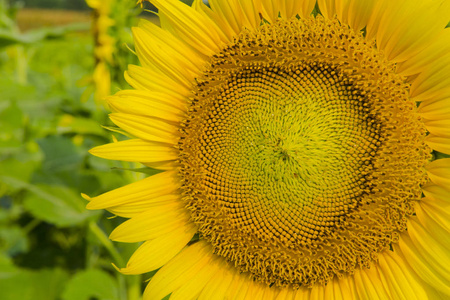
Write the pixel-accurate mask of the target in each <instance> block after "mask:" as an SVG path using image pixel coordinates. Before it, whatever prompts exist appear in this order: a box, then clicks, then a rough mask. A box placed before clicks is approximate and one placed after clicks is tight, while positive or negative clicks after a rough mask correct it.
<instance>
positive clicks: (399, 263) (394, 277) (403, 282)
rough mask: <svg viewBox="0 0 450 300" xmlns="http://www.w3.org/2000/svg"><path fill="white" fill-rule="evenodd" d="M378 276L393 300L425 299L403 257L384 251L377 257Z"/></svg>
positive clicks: (418, 282) (418, 283)
mask: <svg viewBox="0 0 450 300" xmlns="http://www.w3.org/2000/svg"><path fill="white" fill-rule="evenodd" d="M378 264H379V268H378V271H379V274H380V277H382V278H384V280H383V283H384V284H385V285H387V289H388V290H389V292H390V294H391V295H392V298H394V299H411V300H414V299H416V300H421V299H426V292H425V290H424V289H423V288H422V285H421V283H420V281H418V279H417V277H416V275H415V273H414V271H413V270H411V269H410V268H409V266H408V265H406V262H405V261H404V259H403V257H400V256H399V255H398V254H396V253H394V252H393V251H384V252H382V253H380V255H379V256H378Z"/></svg>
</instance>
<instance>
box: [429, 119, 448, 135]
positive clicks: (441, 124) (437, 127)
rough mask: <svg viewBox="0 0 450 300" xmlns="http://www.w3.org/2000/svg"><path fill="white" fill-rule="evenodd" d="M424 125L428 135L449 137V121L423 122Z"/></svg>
mask: <svg viewBox="0 0 450 300" xmlns="http://www.w3.org/2000/svg"><path fill="white" fill-rule="evenodd" d="M424 124H425V127H426V128H427V130H428V131H429V132H430V133H432V134H434V135H437V136H441V137H447V138H449V137H450V119H437V120H424Z"/></svg>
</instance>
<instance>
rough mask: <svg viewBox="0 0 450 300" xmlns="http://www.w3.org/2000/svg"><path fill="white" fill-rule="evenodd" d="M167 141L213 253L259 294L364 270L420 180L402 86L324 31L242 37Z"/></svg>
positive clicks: (291, 29)
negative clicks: (176, 151) (269, 287)
mask: <svg viewBox="0 0 450 300" xmlns="http://www.w3.org/2000/svg"><path fill="white" fill-rule="evenodd" d="M193 92H194V97H193V99H192V103H191V107H190V111H189V116H188V118H187V119H186V120H185V122H184V124H183V136H182V138H181V139H180V142H179V146H180V160H181V165H182V167H181V174H182V176H183V179H184V186H183V197H184V200H185V201H186V205H187V207H188V208H189V209H190V211H191V215H192V219H193V220H194V222H196V223H197V224H198V225H199V231H200V233H201V234H202V237H203V238H205V239H207V240H209V241H210V242H211V244H212V245H213V248H214V251H215V253H217V254H218V255H222V256H224V257H225V258H226V259H227V260H229V261H230V262H232V263H233V264H234V265H235V266H236V267H238V268H240V269H241V270H242V271H245V272H251V273H252V275H253V276H254V278H255V279H257V280H260V281H262V282H265V283H267V284H276V285H278V286H286V285H290V286H292V287H299V286H311V285H313V284H315V283H321V284H324V283H326V282H327V281H329V280H330V279H331V278H332V277H333V276H341V275H343V274H350V273H352V272H353V270H354V269H355V268H356V267H369V266H370V264H371V263H372V262H373V261H374V260H376V257H377V255H376V254H377V253H378V252H380V251H383V250H385V249H388V248H389V246H390V244H391V243H392V242H395V241H396V240H397V238H398V234H399V232H401V231H404V230H405V229H406V217H407V216H409V215H411V214H412V213H413V208H412V201H413V200H416V199H419V198H420V196H421V189H420V184H421V183H423V182H425V181H426V174H425V172H424V171H423V166H424V164H425V163H426V161H427V160H428V159H429V151H425V150H424V149H427V147H426V146H425V144H424V142H423V139H424V137H425V134H426V130H425V129H424V128H423V125H422V123H421V122H420V121H419V120H418V118H417V116H416V114H415V105H414V103H413V102H412V101H410V100H409V98H408V87H407V86H406V85H405V84H404V82H403V80H402V79H401V78H399V77H398V76H397V75H396V74H395V67H394V66H392V65H389V64H388V63H387V62H386V61H385V60H384V58H383V56H382V55H381V54H379V53H377V51H376V50H375V48H374V47H373V45H371V44H367V43H366V42H365V41H364V38H363V37H362V36H360V35H358V34H356V33H354V32H352V31H351V30H350V29H348V28H347V27H344V26H341V25H340V24H339V23H338V22H337V21H329V20H327V21H326V20H324V19H322V18H318V19H307V20H297V19H295V20H292V21H280V22H277V23H275V24H266V25H263V26H261V27H260V29H259V30H258V31H256V32H244V33H242V34H241V35H240V36H239V37H238V38H237V39H236V40H235V42H234V43H233V44H231V45H228V46H227V47H226V48H224V49H223V50H222V51H221V53H219V54H217V55H216V56H214V57H212V59H211V63H210V66H209V68H207V70H206V71H205V73H204V74H203V76H202V77H201V78H199V79H198V85H197V86H196V87H195V89H194V91H193Z"/></svg>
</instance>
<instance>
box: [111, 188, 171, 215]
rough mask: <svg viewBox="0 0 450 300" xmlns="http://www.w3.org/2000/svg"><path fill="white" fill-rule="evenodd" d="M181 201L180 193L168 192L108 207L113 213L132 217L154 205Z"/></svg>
mask: <svg viewBox="0 0 450 300" xmlns="http://www.w3.org/2000/svg"><path fill="white" fill-rule="evenodd" d="M179 201H180V195H179V194H166V195H162V196H158V197H154V198H149V199H145V198H144V199H141V200H140V201H133V202H128V203H124V204H121V205H118V206H113V207H108V208H107V209H108V211H110V212H111V213H113V214H115V215H118V216H121V217H124V218H132V217H135V216H137V215H140V214H141V213H142V212H143V211H147V210H149V209H153V208H154V207H158V206H160V205H164V204H171V203H174V202H179Z"/></svg>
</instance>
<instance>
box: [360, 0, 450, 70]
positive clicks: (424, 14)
mask: <svg viewBox="0 0 450 300" xmlns="http://www.w3.org/2000/svg"><path fill="white" fill-rule="evenodd" d="M379 2H385V1H379ZM449 9H450V5H449V3H446V2H445V1H417V2H416V1H391V2H385V3H380V4H378V5H377V9H375V10H374V14H372V16H371V20H370V21H369V22H368V27H367V29H368V31H367V32H368V37H367V38H369V39H370V38H372V37H373V36H375V35H376V39H377V46H378V48H379V49H380V50H382V51H384V53H385V54H386V56H387V57H388V59H389V60H391V61H394V62H401V61H405V60H407V59H409V58H411V57H412V56H414V55H416V54H418V53H419V52H420V51H422V50H424V49H425V47H426V46H427V45H429V44H430V43H431V42H433V40H435V39H436V38H437V37H438V36H439V34H440V33H442V31H443V30H444V28H445V26H446V25H447V22H448V16H449Z"/></svg>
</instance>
